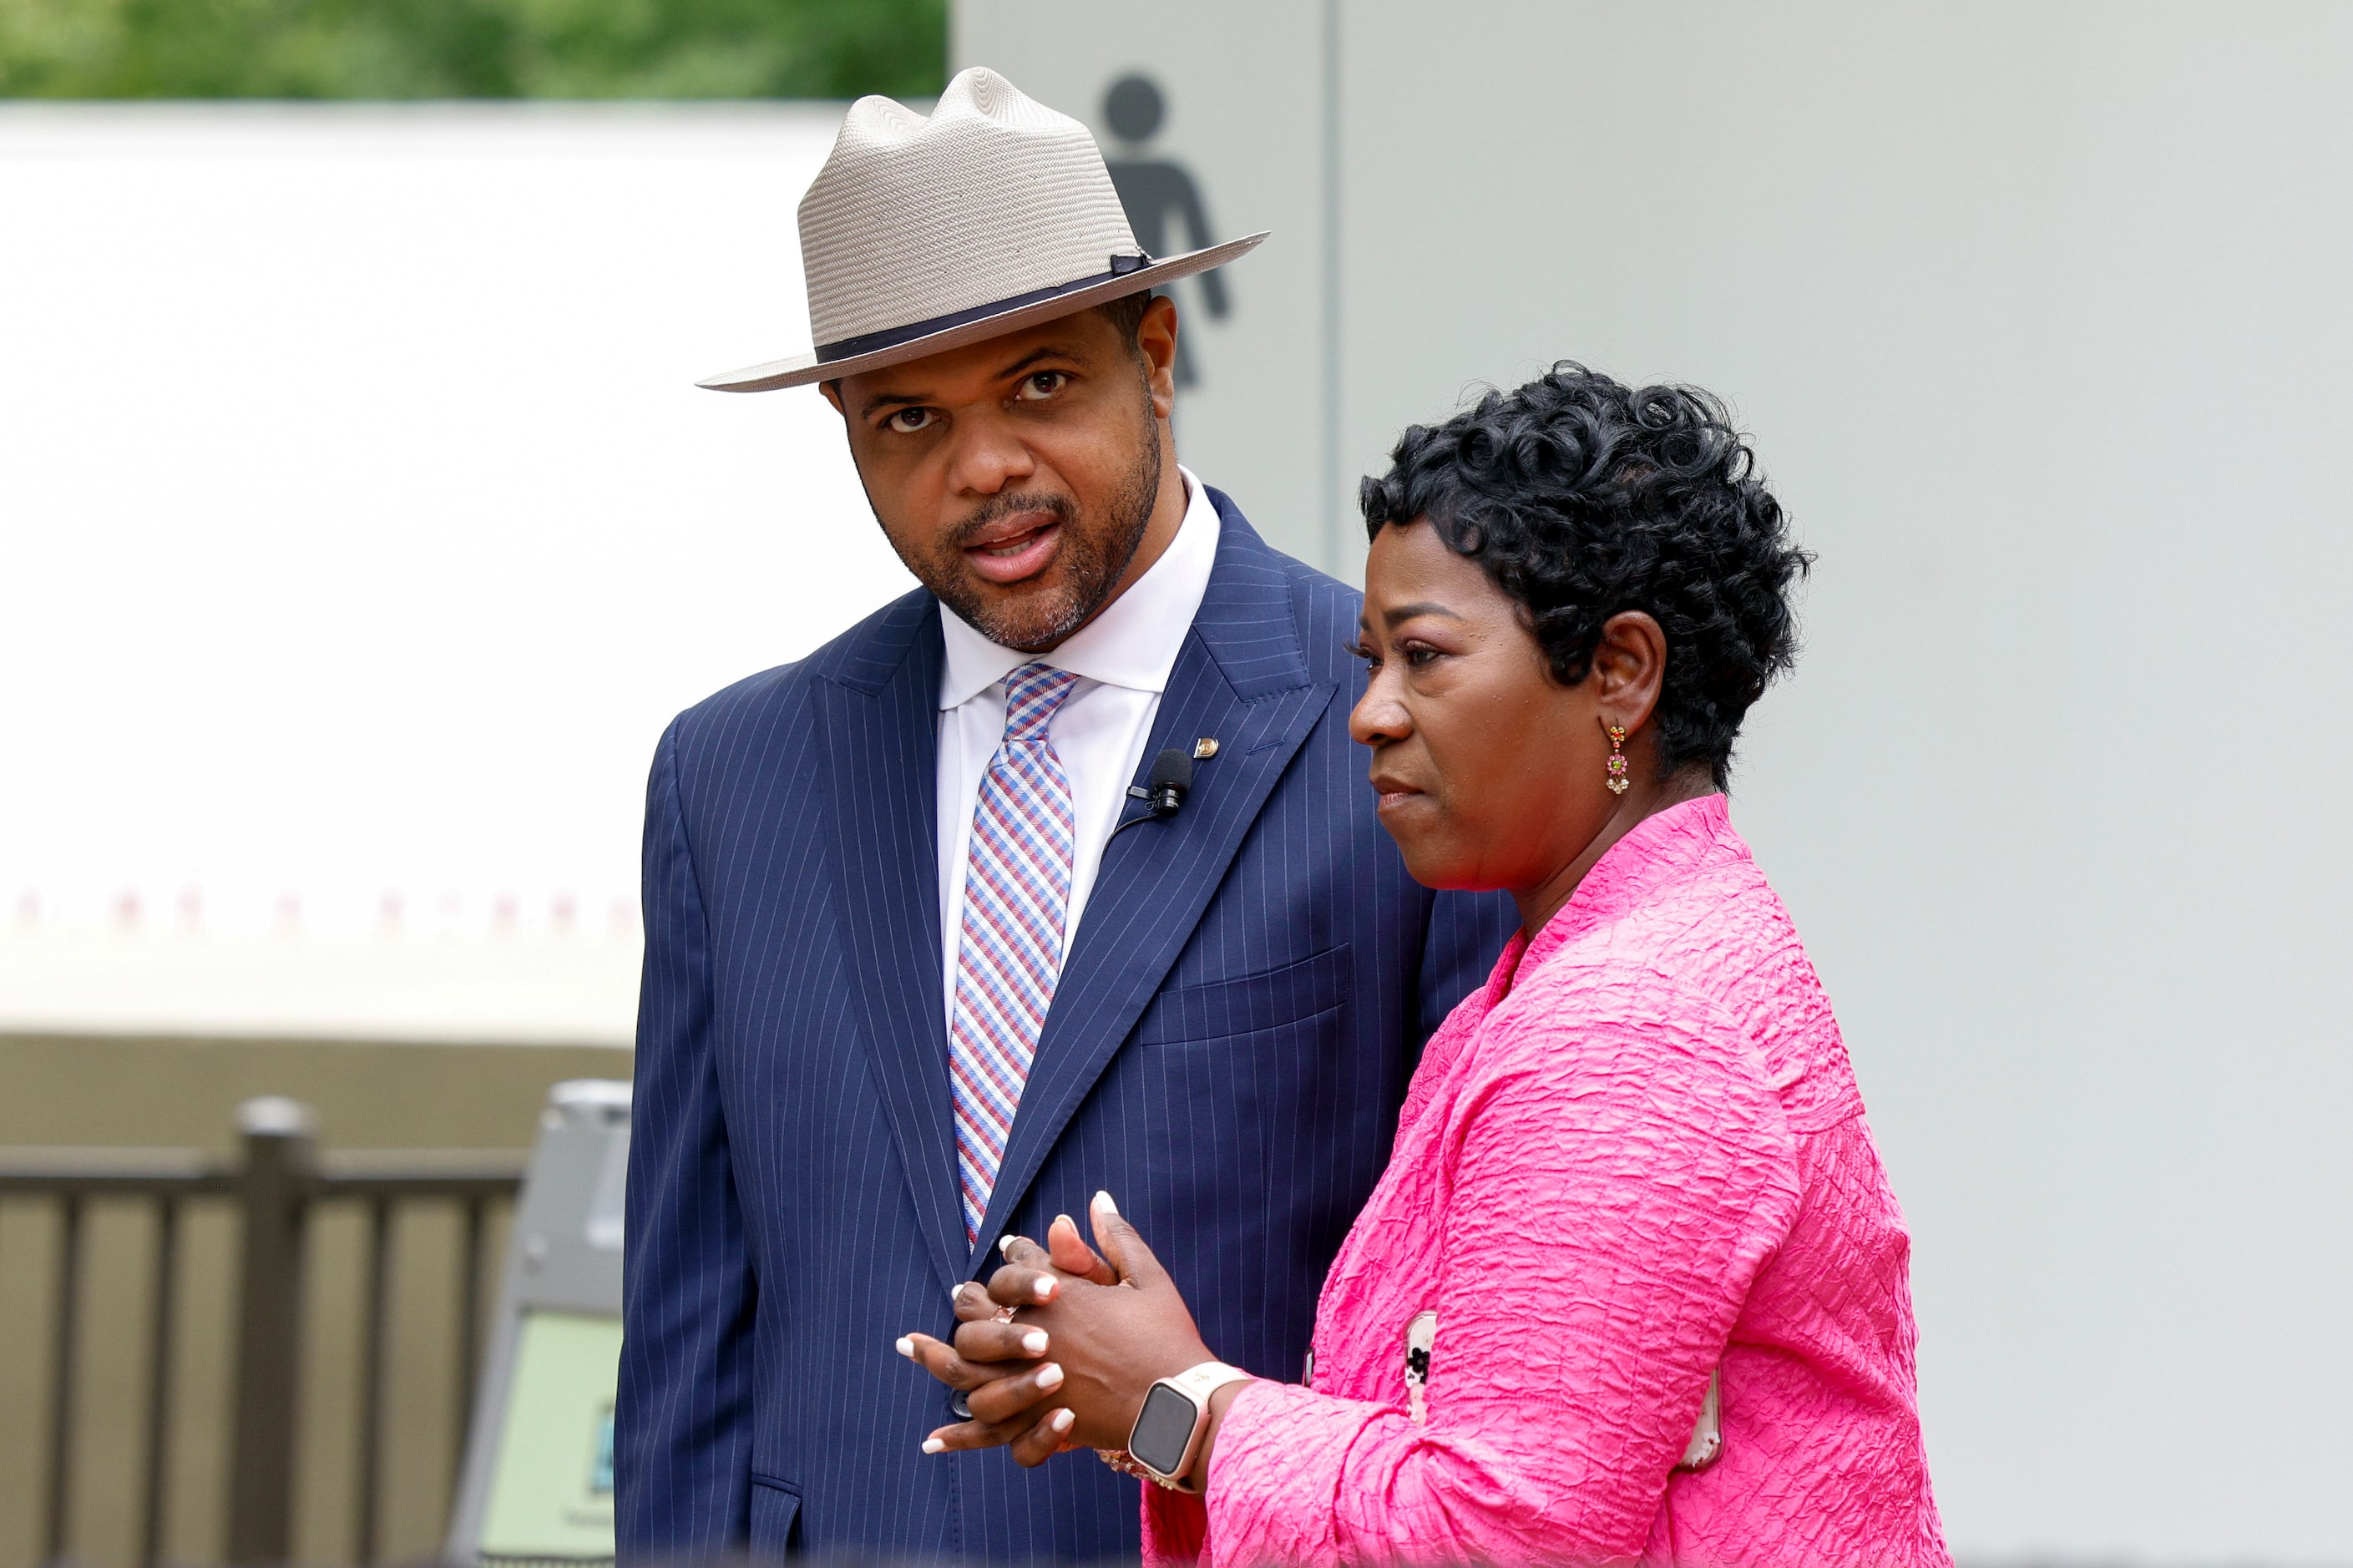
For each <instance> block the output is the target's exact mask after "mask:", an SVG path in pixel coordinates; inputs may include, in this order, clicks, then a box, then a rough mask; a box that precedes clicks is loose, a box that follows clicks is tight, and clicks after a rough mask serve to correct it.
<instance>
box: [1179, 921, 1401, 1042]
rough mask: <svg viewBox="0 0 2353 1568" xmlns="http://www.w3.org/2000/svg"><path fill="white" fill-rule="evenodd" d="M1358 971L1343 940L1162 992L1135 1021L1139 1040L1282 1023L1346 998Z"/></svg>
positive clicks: (1211, 1035) (1182, 1038)
mask: <svg viewBox="0 0 2353 1568" xmlns="http://www.w3.org/2000/svg"><path fill="white" fill-rule="evenodd" d="M1355 982H1356V959H1355V955H1354V954H1353V953H1351V952H1349V951H1348V944H1347V943H1346V942H1342V943H1341V944H1340V945H1339V946H1337V947H1328V948H1325V949H1324V951H1323V952H1319V953H1316V954H1315V955H1314V956H1313V957H1310V958H1303V959H1301V960H1299V962H1297V963H1287V964H1285V965H1283V966H1282V968H1280V969H1269V970H1263V971H1261V972H1260V973H1256V974H1244V975H1239V976H1237V977H1236V978H1234V979H1231V980H1213V981H1211V982H1209V983H1208V984H1205V985H1187V986H1185V987H1183V988H1182V989H1180V990H1176V991H1164V992H1162V993H1161V994H1159V995H1158V996H1155V997H1154V998H1153V1000H1152V1005H1150V1006H1148V1007H1146V1008H1145V1010H1144V1016H1143V1017H1141V1018H1139V1019H1138V1020H1136V1025H1135V1042H1136V1044H1138V1045H1144V1046H1156V1045H1176V1044H1179V1043H1182V1042H1187V1041H1199V1040H1219V1039H1224V1038H1226V1037H1229V1036H1233V1035H1247V1034H1250V1033H1251V1032H1253V1031H1254V1030H1259V1029H1275V1028H1281V1027H1282V1026H1283V1025H1285V1024H1295V1023H1297V1022H1299V1020H1301V1019H1302V1018H1312V1017H1314V1016H1315V1015H1316V1014H1318V1013H1324V1012H1328V1011H1330V1010H1331V1009H1332V1008H1334V1007H1336V1006H1338V1005H1340V1004H1342V1003H1344V1002H1345V1001H1346V1000H1347V999H1348V993H1349V990H1350V988H1351V986H1353V985H1354V984H1355Z"/></svg>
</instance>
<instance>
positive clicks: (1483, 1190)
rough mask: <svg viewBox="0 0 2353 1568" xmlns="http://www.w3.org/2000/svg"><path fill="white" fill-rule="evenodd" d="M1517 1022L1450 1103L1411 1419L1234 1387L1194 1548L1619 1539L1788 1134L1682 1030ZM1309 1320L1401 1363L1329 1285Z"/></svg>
mask: <svg viewBox="0 0 2353 1568" xmlns="http://www.w3.org/2000/svg"><path fill="white" fill-rule="evenodd" d="M1519 1033H1520V1035H1521V1037H1520V1038H1519V1039H1518V1040H1517V1041H1516V1042H1515V1043H1514V1047H1513V1048H1512V1049H1511V1051H1510V1053H1509V1058H1508V1059H1509V1064H1510V1065H1509V1067H1508V1068H1504V1069H1503V1070H1496V1071H1493V1072H1492V1073H1491V1074H1488V1075H1485V1076H1484V1081H1483V1082H1482V1083H1480V1084H1478V1085H1475V1086H1473V1087H1472V1089H1470V1090H1469V1098H1468V1099H1467V1100H1462V1101H1458V1102H1457V1105H1456V1107H1455V1109H1454V1110H1453V1112H1452V1114H1451V1117H1450V1121H1451V1130H1450V1131H1451V1135H1450V1137H1449V1138H1448V1139H1447V1140H1446V1141H1445V1142H1447V1143H1448V1144H1451V1149H1450V1150H1449V1151H1448V1152H1446V1153H1445V1154H1444V1155H1443V1156H1442V1158H1443V1159H1444V1161H1445V1163H1446V1165H1448V1166H1451V1171H1450V1172H1447V1173H1445V1175H1444V1177H1443V1178H1442V1188H1443V1190H1445V1191H1447V1192H1448V1194H1449V1196H1448V1199H1447V1201H1446V1203H1445V1204H1444V1205H1443V1206H1444V1213H1443V1215H1433V1216H1432V1217H1431V1221H1430V1223H1433V1224H1442V1225H1443V1226H1445V1235H1446V1263H1445V1267H1444V1269H1443V1272H1442V1274H1441V1276H1440V1284H1439V1287H1438V1290H1437V1300H1435V1301H1433V1302H1432V1303H1431V1306H1432V1308H1433V1309H1434V1310H1436V1312H1437V1314H1438V1326H1437V1334H1436V1343H1435V1345H1434V1347H1433V1349H1432V1352H1431V1356H1430V1373H1429V1378H1430V1381H1429V1388H1428V1408H1429V1415H1428V1422H1427V1425H1418V1424H1416V1423H1415V1422H1414V1421H1413V1420H1411V1419H1410V1418H1409V1415H1408V1414H1407V1412H1406V1411H1405V1410H1404V1409H1403V1408H1402V1407H1401V1405H1402V1401H1401V1400H1399V1401H1392V1402H1386V1403H1377V1402H1374V1401H1370V1400H1357V1399H1343V1398H1338V1397H1335V1396H1331V1395H1327V1394H1315V1393H1313V1392H1311V1391H1309V1390H1307V1389H1305V1388H1300V1387H1295V1386H1290V1385H1285V1384H1271V1383H1257V1384H1250V1386H1249V1387H1247V1388H1245V1389H1244V1390H1243V1391H1242V1392H1241V1394H1240V1395H1239V1396H1237V1397H1236V1399H1235V1400H1234V1403H1233V1405H1232V1406H1231V1407H1230V1408H1229V1411H1228V1413H1227V1416H1226V1420H1225V1423H1224V1426H1223V1429H1222V1431H1221V1433H1220V1435H1219V1441H1218V1448H1217V1452H1216V1454H1215V1455H1214V1456H1213V1458H1212V1470H1211V1474H1210V1477H1209V1486H1208V1517H1207V1520H1206V1521H1205V1522H1206V1525H1207V1530H1206V1535H1207V1546H1208V1552H1206V1553H1205V1558H1209V1559H1214V1561H1215V1562H1216V1563H1219V1564H1232V1565H1235V1568H1242V1565H1246V1564H1249V1563H1278V1562H1279V1563H1294V1564H1324V1563H1339V1562H1380V1561H1389V1560H1396V1559H1399V1558H1402V1559H1405V1560H1408V1561H1412V1560H1426V1561H1430V1562H1440V1561H1448V1562H1451V1561H1454V1560H1457V1559H1463V1560H1486V1561H1494V1562H1530V1561H1547V1560H1548V1561H1555V1562H1579V1563H1583V1562H1615V1561H1620V1560H1624V1559H1630V1558H1633V1557H1635V1556H1637V1555H1639V1554H1640V1553H1641V1551H1642V1549H1643V1545H1644V1542H1645V1540H1646V1538H1647V1535H1648V1532H1649V1530H1650V1526H1651V1521H1652V1519H1653V1517H1654V1516H1655V1514H1656V1512H1657V1510H1658V1506H1659V1500H1660V1499H1661V1497H1662V1495H1663V1493H1664V1491H1665V1489H1666V1485H1667V1480H1668V1477H1669V1475H1670V1473H1671V1472H1672V1469H1673V1467H1674V1465H1675V1463H1676V1461H1677V1460H1678V1459H1679V1458H1681V1455H1682V1451H1683V1445H1684V1443H1685V1441H1686V1440H1687V1438H1688V1437H1689V1436H1690V1432H1691V1428H1692V1424H1693V1422H1694V1420H1695V1419H1696V1417H1697V1415H1698V1413H1699V1405H1700V1401H1701V1399H1702V1396H1703V1394H1704V1391H1705V1388H1706V1384H1707V1379H1708V1374H1709V1373H1710V1371H1711V1370H1713V1368H1714V1367H1715V1364H1716V1363H1717V1361H1718V1360H1719V1359H1720V1358H1721V1356H1722V1353H1723V1349H1724V1345H1725V1341H1726V1339H1727V1337H1728V1336H1729V1334H1730V1332H1731V1330H1732V1327H1733V1324H1734V1322H1735V1321H1736V1319H1737V1317H1738V1314H1739V1312H1740V1310H1741V1306H1742V1304H1743V1302H1744V1301H1745V1300H1746V1296H1747V1293H1748V1289H1749V1284H1750V1281H1751V1280H1752V1279H1754V1278H1755V1277H1756V1274H1757V1270H1758V1269H1759V1268H1762V1267H1763V1265H1764V1263H1765V1262H1766V1260H1767V1259H1768V1258H1770V1257H1771V1256H1772V1254H1773V1252H1774V1250H1775V1248H1776V1247H1778V1245H1779V1243H1780V1240H1781V1237H1783V1236H1784V1235H1785V1234H1786V1233H1787V1231H1788V1227H1789V1226H1790V1224H1791V1223H1792V1222H1793V1220H1794V1218H1795V1215H1796V1214H1797V1211H1798V1206H1799V1199H1800V1195H1801V1189H1800V1186H1799V1178H1798V1175H1797V1163H1796V1145H1795V1142H1794V1139H1793V1138H1792V1136H1791V1134H1790V1132H1789V1131H1788V1124H1787V1122H1786V1121H1785V1120H1784V1119H1783V1117H1782V1115H1781V1113H1780V1107H1779V1104H1778V1100H1777V1098H1776V1097H1775V1096H1774V1095H1773V1093H1772V1091H1771V1090H1770V1089H1768V1088H1767V1087H1766V1084H1765V1081H1764V1075H1763V1074H1762V1072H1761V1071H1759V1070H1755V1068H1754V1066H1753V1064H1749V1063H1746V1062H1745V1061H1743V1060H1740V1059H1735V1058H1732V1057H1729V1056H1727V1054H1726V1053H1725V1052H1724V1051H1723V1050H1722V1049H1721V1048H1720V1047H1717V1048H1711V1047H1710V1045H1709V1043H1708V1042H1707V1041H1705V1040H1703V1039H1697V1038H1692V1037H1677V1035H1676V1033H1675V1031H1674V1030H1672V1028H1669V1027H1663V1026H1654V1027H1651V1028H1647V1029H1643V1030H1641V1031H1637V1030H1634V1029H1630V1028H1622V1029H1621V1028H1611V1027H1592V1026H1583V1027H1579V1026H1569V1027H1550V1028H1548V1027H1546V1026H1544V1025H1543V1023H1542V1022H1541V1021H1537V1020H1524V1021H1523V1022H1522V1023H1521V1024H1520V1026H1519ZM1494 1044H1496V1042H1494V1041H1492V1040H1491V1041H1488V1042H1484V1043H1483V1045H1482V1050H1483V1049H1484V1048H1485V1047H1493V1045H1494ZM1326 1311H1327V1313H1328V1319H1327V1321H1325V1322H1324V1324H1322V1325H1320V1326H1319V1337H1321V1336H1322V1335H1323V1334H1327V1333H1330V1334H1340V1335H1347V1334H1356V1333H1372V1334H1378V1335H1382V1336H1391V1335H1394V1336H1395V1337H1396V1338H1397V1340H1398V1362H1399V1367H1400V1374H1401V1373H1402V1363H1403V1352H1404V1341H1403V1334H1402V1326H1401V1325H1397V1324H1391V1323H1386V1322H1384V1323H1377V1324H1376V1323H1365V1322H1359V1321H1351V1313H1350V1310H1349V1304H1348V1301H1347V1300H1346V1297H1345V1292H1344V1293H1343V1294H1342V1295H1341V1296H1340V1297H1339V1298H1338V1299H1336V1300H1332V1301H1329V1302H1327V1303H1326ZM1400 1393H1402V1379H1401V1375H1400ZM1166 1523H1167V1524H1171V1525H1173V1524H1175V1523H1176V1521H1174V1520H1171V1521H1166ZM1164 1528H1165V1527H1164ZM1168 1533H1169V1534H1172V1535H1173V1534H1176V1533H1177V1532H1176V1531H1168ZM1151 1544H1156V1543H1151ZM1147 1555H1148V1556H1149V1555H1155V1553H1153V1552H1151V1551H1150V1550H1149V1549H1148V1550H1147Z"/></svg>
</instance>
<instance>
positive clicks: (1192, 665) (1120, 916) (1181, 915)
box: [934, 490, 1332, 1250]
mask: <svg viewBox="0 0 2353 1568" xmlns="http://www.w3.org/2000/svg"><path fill="white" fill-rule="evenodd" d="M1210 496H1211V498H1212V499H1213V500H1215V501H1216V502H1217V503H1218V510H1219V521H1220V523H1221V525H1222V531H1221V535H1220V538H1219V546H1218V560H1217V564H1216V566H1215V567H1214V568H1213V569H1212V571H1211V573H1210V577H1209V586H1208V592H1207V593H1206V594H1205V595H1203V597H1202V601H1201V609H1200V611H1199V613H1198V615H1197V616H1195V617H1194V622H1193V628H1192V631H1191V632H1190V634H1188V635H1187V637H1186V640H1185V647H1184V649H1183V651H1182V652H1180V653H1179V654H1178V656H1177V659H1176V668H1175V669H1174V670H1172V671H1171V672H1170V676H1169V681H1168V689H1167V690H1166V692H1164V693H1163V694H1162V697H1161V701H1160V710H1159V713H1158V715H1157V717H1156V718H1155V720H1154V721H1153V727H1152V740H1151V742H1150V743H1149V744H1148V745H1147V746H1145V752H1144V763H1143V765H1142V768H1141V769H1140V770H1139V772H1138V775H1137V777H1138V782H1141V780H1142V778H1143V776H1144V774H1145V772H1147V771H1148V770H1149V768H1150V766H1151V759H1152V758H1153V757H1154V756H1155V754H1157V753H1158V752H1159V751H1160V750H1161V748H1163V747H1164V746H1184V747H1187V748H1189V747H1190V746H1191V745H1192V743H1193V742H1194V741H1195V740H1196V739H1198V738H1199V737H1202V736H1214V737H1216V738H1217V741H1218V743H1219V749H1218V754H1217V755H1216V756H1215V757H1214V758H1211V759H1209V760H1208V761H1204V762H1199V763H1195V764H1194V773H1193V788H1192V792H1191V794H1190V795H1187V798H1186V801H1185V805H1184V809H1183V810H1181V811H1180V812H1178V813H1177V814H1176V816H1175V817H1173V818H1171V819H1169V820H1167V821H1166V822H1159V823H1154V824H1151V825H1149V826H1143V827H1139V828H1136V829H1135V830H1134V831H1133V832H1130V833H1123V834H1121V835H1119V836H1118V837H1116V838H1113V840H1112V842H1111V845H1110V847H1109V848H1108V849H1106V851H1105V852H1104V855H1103V866H1102V868H1101V870H1099V871H1098V872H1097V874H1096V878H1095V885H1094V890H1093V891H1092V893H1091V894H1090V895H1089V897H1088V900H1087V907H1086V910H1085V911H1084V913H1083V914H1082V917H1081V919H1080V923H1079V931H1078V940H1077V942H1076V943H1075V945H1074V946H1073V947H1072V949H1071V955H1070V960H1069V962H1068V963H1065V964H1064V965H1063V967H1062V975H1061V980H1060V983H1059V984H1057V985H1056V987H1055V991H1054V1002H1053V1005H1052V1007H1051V1008H1050V1010H1049V1011H1048V1013H1047V1015H1046V1026H1045V1029H1044V1031H1043V1033H1042V1034H1041V1035H1040V1036H1039V1041H1038V1052H1037V1056H1036V1058H1035V1059H1034V1060H1033V1061H1032V1062H1031V1064H1030V1068H1029V1082H1028V1083H1027V1084H1026V1085H1025V1086H1024V1087H1023V1089H1022V1091H1021V1104H1020V1109H1019V1110H1018V1113H1017V1114H1016V1116H1015V1118H1014V1121H1013V1133H1012V1136H1011V1138H1010V1139H1009V1140H1008V1142H1007V1145H1006V1151H1005V1159H1004V1162H1003V1163H1002V1164H1000V1165H999V1167H998V1169H997V1185H996V1187H995V1189H994V1191H993V1192H992V1193H991V1194H990V1196H989V1204H988V1213H987V1216H986V1217H985V1218H984V1219H983V1220H982V1222H981V1227H980V1237H979V1241H978V1244H977V1245H978V1247H979V1248H980V1249H982V1250H986V1249H987V1248H988V1247H993V1246H995V1245H996V1242H997V1236H998V1234H999V1233H1000V1232H1001V1231H1002V1230H1003V1228H1004V1226H1005V1222H1006V1219H1007V1216H1008V1215H1010V1214H1011V1212H1012V1210H1013V1207H1014V1205H1016V1204H1018V1202H1019V1201H1020V1199H1021V1197H1022V1195H1023V1194H1024V1193H1026V1192H1027V1191H1028V1189H1029V1184H1030V1182H1031V1181H1032V1180H1033V1179H1035V1178H1036V1176H1037V1174H1038V1170H1039V1166H1040V1165H1041V1164H1043V1163H1044V1162H1045V1158H1046V1155H1047V1152H1049V1151H1050V1150H1051V1149H1052V1148H1053V1146H1054V1141H1055V1140H1056V1139H1058V1138H1060V1136H1061V1133H1062V1129H1063V1128H1064V1127H1066V1126H1068V1125H1069V1123H1070V1120H1071V1116H1072V1115H1073V1114H1074V1113H1075V1112H1076V1111H1077V1110H1078V1108H1079V1105H1080V1102H1081V1101H1082V1100H1085V1098H1086V1095H1087V1091H1088V1090H1089V1089H1092V1088H1093V1087H1094V1083H1095V1080H1096V1079H1098V1078H1100V1077H1102V1076H1103V1068H1105V1067H1106V1066H1108V1065H1109V1063H1110V1061H1111V1058H1112V1057H1113V1054H1114V1053H1115V1052H1116V1051H1117V1050H1118V1048H1119V1047H1120V1045H1121V1043H1122V1042H1123V1041H1124V1040H1125V1039H1126V1037H1127V1034H1128V1031H1129V1030H1131V1029H1133V1028H1134V1026H1135V1022H1136V1019H1137V1018H1138V1017H1139V1016H1142V1014H1143V1012H1144V1009H1145V1005H1146V1004H1148V1003H1149V1002H1150V1001H1151V1000H1152V997H1153V995H1154V994H1155V992H1157V991H1158V990H1159V988H1160V984H1161V982H1162V980H1163V979H1164V978H1166V975H1167V973H1168V969H1169V966H1170V965H1171V964H1173V963H1176V955H1177V954H1178V953H1179V952H1182V951H1183V950H1184V947H1185V944H1186V942H1188V941H1189V940H1190V939H1191V937H1192V934H1193V928H1194V927H1195V926H1196V925H1198V923H1199V922H1200V919H1201V914H1202V911H1203V910H1206V909H1207V908H1208V902H1209V899H1210V896H1211V895H1212V894H1213V893H1215V892H1216V891H1217V888H1218V884H1219V882H1220V881H1222V880H1223V879H1224V878H1225V874H1226V868H1227V867H1228V866H1229V865H1230V864H1231V863H1232V861H1233V858H1234V855H1235V853H1236V851H1237V850H1239V849H1240V847H1241V841H1242V839H1243V837H1245V836H1246V835H1247V834H1248V833H1249V831H1250V825H1251V823H1253V822H1254V821H1256V820H1257V818H1258V814H1259V809H1260V807H1261V806H1262V805H1264V804H1265V803H1266V797H1267V795H1269V793H1271V791H1272V790H1273V788H1274V785H1275V782H1276V781H1277V780H1278V779H1280V778H1281V777H1282V773H1283V770H1284V769H1285V768H1286V767H1287V766H1289V765H1290V763H1291V758H1292V754H1293V752H1296V751H1297V750H1298V749H1299V746H1300V743H1301V742H1303V741H1304V740H1305V739H1306V738H1307V735H1308V732H1309V731H1311V730H1313V729H1314V725H1315V721H1316V720H1317V719H1318V718H1319V717H1320V716H1321V715H1322V714H1323V712H1324V708H1325V706H1326V704H1327V703H1329V701H1330V700H1331V697H1332V688H1331V686H1330V685H1329V684H1328V683H1326V684H1318V683H1315V682H1313V681H1311V680H1310V679H1309V678H1308V670H1307V664H1306V660H1305V658H1304V657H1303V654H1302V653H1301V650H1300V647H1299V634H1298V625H1297V622H1296V620H1295V618H1294V617H1293V613H1292V608H1291V597H1290V582H1289V578H1288V575H1287V574H1286V573H1285V572H1284V571H1283V570H1282V563H1281V562H1280V559H1279V558H1278V557H1277V556H1275V555H1274V553H1273V552H1271V551H1270V550H1268V549H1267V547H1266V545H1265V544H1264V543H1262V542H1261V541H1260V540H1259V537H1258V535H1257V534H1256V533H1254V532H1252V531H1251V530H1250V524H1249V523H1247V522H1245V521H1243V520H1242V516H1241V513H1240V511H1239V510H1235V509H1234V507H1233V504H1232V502H1230V501H1229V500H1227V499H1226V498H1225V497H1223V496H1222V495H1219V493H1218V492H1217V491H1215V490H1212V491H1211V492H1210ZM934 923H936V921H935V922H934ZM935 984H936V982H935ZM934 1012H936V1009H934ZM958 1239H959V1240H960V1239H961V1231H959V1233H958Z"/></svg>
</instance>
